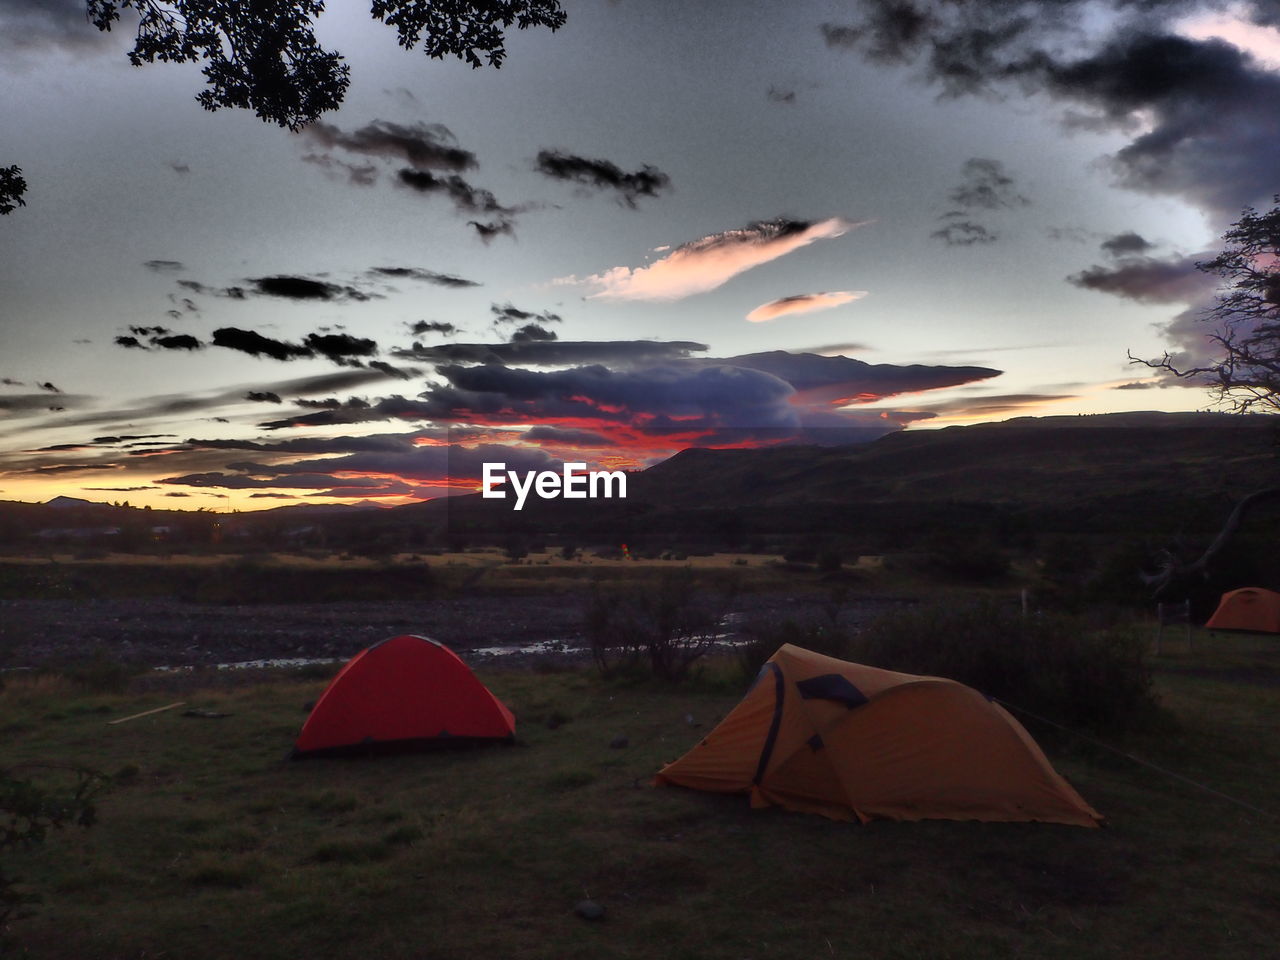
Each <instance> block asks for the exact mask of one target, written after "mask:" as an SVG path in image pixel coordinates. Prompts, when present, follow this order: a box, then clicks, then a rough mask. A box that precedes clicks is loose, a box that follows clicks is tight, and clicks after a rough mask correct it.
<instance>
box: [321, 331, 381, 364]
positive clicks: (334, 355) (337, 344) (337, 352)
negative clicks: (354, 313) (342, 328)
mask: <svg viewBox="0 0 1280 960" xmlns="http://www.w3.org/2000/svg"><path fill="white" fill-rule="evenodd" d="M305 344H306V346H307V347H308V348H310V349H311V350H313V351H314V352H315V353H318V354H319V355H320V356H322V357H327V358H328V359H330V360H332V361H334V362H335V363H339V362H342V361H345V360H346V359H348V358H350V357H372V356H376V355H377V353H378V345H377V343H375V342H374V341H372V340H368V339H365V338H363V337H353V336H351V335H350V334H346V333H311V334H308V335H307V338H306V341H305Z"/></svg>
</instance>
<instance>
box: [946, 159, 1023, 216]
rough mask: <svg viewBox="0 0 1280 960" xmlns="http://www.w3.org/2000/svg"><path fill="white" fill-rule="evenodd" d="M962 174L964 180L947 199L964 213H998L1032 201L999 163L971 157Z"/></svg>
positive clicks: (962, 169) (966, 162)
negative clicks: (1006, 208)
mask: <svg viewBox="0 0 1280 960" xmlns="http://www.w3.org/2000/svg"><path fill="white" fill-rule="evenodd" d="M961 175H962V176H963V177H964V179H963V181H962V182H961V184H960V185H959V186H958V187H956V188H955V189H954V190H952V191H951V193H950V194H948V195H947V199H948V200H950V201H951V202H952V203H953V204H955V205H956V206H958V207H960V208H961V209H962V210H966V211H967V210H999V209H1001V208H1002V207H1020V206H1026V205H1027V204H1029V203H1030V202H1031V201H1030V200H1028V199H1027V198H1026V197H1024V196H1023V195H1022V194H1020V193H1018V191H1017V190H1016V189H1015V188H1014V180H1013V177H1012V176H1010V175H1009V173H1008V172H1006V171H1005V169H1004V165H1003V164H1001V163H1000V161H999V160H991V159H989V158H986V157H971V158H969V159H968V160H966V161H965V162H964V166H963V167H961Z"/></svg>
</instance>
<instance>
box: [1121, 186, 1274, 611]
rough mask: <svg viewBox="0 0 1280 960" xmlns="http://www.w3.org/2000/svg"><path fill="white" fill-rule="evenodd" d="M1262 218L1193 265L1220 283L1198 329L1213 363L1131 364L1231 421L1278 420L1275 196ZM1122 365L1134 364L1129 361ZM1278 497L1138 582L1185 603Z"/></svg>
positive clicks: (1239, 509)
mask: <svg viewBox="0 0 1280 960" xmlns="http://www.w3.org/2000/svg"><path fill="white" fill-rule="evenodd" d="M1274 200H1275V203H1276V206H1275V207H1274V208H1272V209H1271V210H1270V211H1269V212H1267V213H1261V214H1260V213H1258V212H1257V211H1256V210H1254V209H1253V208H1248V209H1246V210H1245V211H1244V213H1243V215H1242V216H1241V217H1240V219H1239V220H1238V221H1236V222H1235V223H1233V224H1232V225H1231V228H1230V229H1229V230H1228V231H1227V232H1226V233H1225V234H1224V235H1223V241H1224V243H1225V246H1224V248H1223V250H1222V252H1221V253H1220V254H1218V255H1217V256H1216V257H1214V258H1213V259H1212V260H1206V261H1204V262H1202V263H1198V264H1196V266H1197V267H1199V268H1200V269H1201V270H1204V271H1205V272H1207V273H1213V274H1217V275H1218V276H1219V277H1221V278H1222V280H1223V286H1222V290H1221V292H1220V293H1219V295H1218V299H1217V302H1216V303H1215V304H1214V306H1213V307H1212V308H1211V309H1209V310H1208V311H1206V312H1205V315H1204V317H1203V318H1202V319H1203V321H1204V322H1205V323H1207V324H1211V325H1212V327H1213V332H1212V333H1210V334H1208V338H1209V340H1210V341H1211V342H1212V343H1214V344H1216V346H1217V347H1218V348H1219V352H1220V355H1219V356H1217V357H1215V358H1214V359H1213V360H1211V361H1210V362H1209V363H1207V364H1206V365H1204V366H1197V367H1178V366H1177V365H1176V364H1175V363H1174V362H1173V359H1172V358H1171V357H1170V356H1169V354H1167V353H1166V354H1165V355H1164V356H1163V357H1162V358H1161V359H1160V360H1136V361H1135V362H1138V363H1145V364H1146V365H1147V366H1149V367H1152V368H1153V369H1157V370H1165V371H1167V372H1169V373H1171V374H1173V375H1174V376H1176V377H1180V378H1183V379H1197V380H1204V381H1205V382H1206V383H1207V385H1208V387H1209V390H1210V392H1211V393H1212V395H1213V397H1214V399H1215V400H1216V401H1217V402H1218V403H1219V404H1221V405H1223V406H1226V407H1227V408H1228V409H1230V410H1233V411H1235V412H1237V413H1280V195H1277V196H1276V197H1275V198H1274ZM1130 359H1131V360H1132V359H1134V358H1133V357H1132V355H1130ZM1278 496H1280V486H1275V487H1268V488H1266V489H1263V490H1257V491H1254V492H1253V493H1250V494H1249V495H1248V496H1246V497H1244V498H1243V499H1242V500H1240V501H1239V502H1238V503H1237V504H1236V505H1235V507H1234V509H1232V511H1231V515H1230V516H1229V517H1228V518H1227V521H1226V523H1225V524H1223V527H1222V529H1221V530H1220V531H1219V532H1218V535H1217V536H1216V537H1215V538H1214V540H1213V542H1212V543H1211V544H1210V545H1209V547H1208V548H1207V549H1206V550H1205V551H1204V553H1202V554H1201V555H1200V556H1199V557H1198V558H1197V559H1195V560H1194V561H1191V562H1186V561H1184V560H1182V559H1180V558H1179V557H1178V556H1177V554H1176V553H1174V552H1173V551H1172V550H1170V551H1166V552H1165V554H1164V556H1163V558H1162V562H1161V567H1160V570H1159V571H1158V572H1157V573H1154V574H1144V575H1143V577H1142V579H1143V580H1144V581H1145V582H1146V583H1147V585H1148V586H1150V587H1152V589H1153V592H1154V595H1155V597H1156V598H1157V599H1160V600H1165V599H1174V598H1177V597H1181V596H1185V595H1186V593H1187V592H1188V591H1189V589H1190V588H1191V586H1192V585H1193V584H1194V583H1195V582H1196V581H1202V580H1203V579H1204V578H1206V577H1207V576H1208V575H1209V572H1210V565H1211V564H1212V562H1213V560H1214V559H1215V558H1216V557H1217V556H1218V555H1219V554H1220V553H1221V552H1222V551H1223V549H1224V548H1225V547H1226V546H1227V544H1228V543H1229V542H1230V541H1231V538H1232V537H1233V536H1234V535H1235V533H1236V531H1237V530H1238V529H1239V527H1240V523H1241V521H1242V520H1243V519H1244V516H1245V514H1246V513H1248V511H1249V510H1250V509H1251V508H1252V507H1254V506H1255V505H1257V504H1258V503H1261V502H1263V501H1267V500H1272V499H1275V498H1276V497H1278Z"/></svg>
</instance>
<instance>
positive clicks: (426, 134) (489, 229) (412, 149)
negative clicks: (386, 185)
mask: <svg viewBox="0 0 1280 960" xmlns="http://www.w3.org/2000/svg"><path fill="white" fill-rule="evenodd" d="M303 135H304V136H306V137H307V138H308V139H309V140H310V141H311V142H313V143H315V144H318V145H319V146H320V147H322V148H324V149H325V150H333V149H341V150H346V151H348V152H350V153H355V154H360V155H362V156H366V157H378V158H382V159H385V160H392V161H399V162H402V163H406V164H408V165H407V166H402V167H401V168H400V169H399V170H397V171H396V173H395V181H396V182H397V183H399V184H400V185H401V186H404V187H407V188H409V189H412V190H415V191H417V192H418V193H424V194H441V195H443V196H447V197H448V198H449V199H450V200H451V201H452V202H453V205H454V207H455V208H456V209H457V210H458V211H460V212H462V213H469V214H480V215H484V216H485V217H486V218H487V219H486V220H471V221H468V223H469V224H470V225H471V226H472V227H474V228H475V230H476V233H477V234H478V235H479V236H480V238H481V239H482V240H484V241H485V242H486V243H487V242H489V241H490V240H492V239H493V238H494V237H495V236H498V235H499V234H507V235H509V236H514V235H515V220H514V216H515V214H517V213H520V212H522V210H524V209H528V208H527V207H509V206H504V205H503V204H501V203H499V202H498V200H497V198H496V197H494V195H493V193H492V192H490V191H489V190H485V189H484V188H482V187H477V186H475V185H473V184H472V183H470V182H469V181H467V180H466V179H464V178H463V177H462V176H460V174H461V172H462V171H465V170H470V169H473V168H475V167H476V166H477V163H476V157H475V154H474V153H472V152H471V151H469V150H464V149H463V148H462V147H460V146H458V144H457V140H456V138H455V137H454V135H453V133H452V132H451V131H450V130H449V128H448V127H445V126H444V125H442V124H438V123H436V124H422V123H417V124H408V125H403V124H398V123H393V122H391V121H389V120H375V121H374V122H372V123H370V124H366V125H365V126H363V127H360V128H359V129H357V130H354V131H351V132H350V133H347V132H344V131H343V130H341V129H340V128H338V127H336V126H334V125H333V124H329V123H312V124H310V125H309V126H307V127H306V128H305V129H304V130H303ZM304 159H305V160H306V161H307V162H308V163H313V164H316V165H317V166H320V167H321V168H323V169H325V171H326V172H327V173H329V174H330V175H338V176H345V177H346V179H347V180H348V181H349V182H351V183H354V184H357V185H360V186H368V185H371V184H372V183H373V182H374V181H375V180H376V179H377V171H376V169H374V168H372V167H370V166H369V165H357V164H352V163H348V162H347V161H344V160H340V159H337V158H335V157H333V156H331V155H330V154H329V153H310V154H308V155H307V156H305V157H304ZM435 171H445V172H444V173H437V172H435Z"/></svg>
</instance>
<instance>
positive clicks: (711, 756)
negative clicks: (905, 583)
mask: <svg viewBox="0 0 1280 960" xmlns="http://www.w3.org/2000/svg"><path fill="white" fill-rule="evenodd" d="M657 782H658V783H660V784H677V785H680V786H685V787H692V788H694V789H696V790H711V791H716V792H721V793H746V794H748V795H749V796H750V798H751V805H752V806H754V807H764V806H770V805H777V806H780V807H785V808H786V809H788V810H800V811H805V812H809V813H819V814H822V815H823V816H826V817H830V818H832V819H833V820H852V819H854V818H855V817H856V818H857V819H859V820H861V821H862V822H864V823H866V822H867V821H869V820H874V819H888V820H923V819H944V820H1041V821H1045V822H1048V823H1066V824H1076V825H1078V826H1083V827H1096V826H1097V825H1098V824H1099V823H1100V822H1101V820H1102V819H1103V818H1102V816H1101V815H1100V814H1099V813H1098V812H1097V811H1095V810H1094V809H1093V808H1092V807H1090V806H1089V805H1088V804H1087V803H1085V801H1084V800H1083V799H1081V797H1080V795H1079V794H1078V793H1076V791H1075V790H1074V789H1072V787H1071V785H1070V784H1068V783H1067V782H1066V780H1064V779H1063V778H1062V777H1061V776H1059V775H1058V774H1057V773H1056V772H1055V771H1054V769H1053V767H1052V766H1050V764H1049V761H1048V760H1047V759H1046V758H1045V755H1044V754H1043V753H1042V752H1041V751H1040V748H1039V747H1038V746H1036V743H1035V741H1034V740H1032V739H1031V736H1030V734H1028V733H1027V731H1026V730H1024V729H1023V727H1022V725H1021V724H1020V723H1018V721H1017V720H1015V719H1014V718H1013V717H1012V716H1010V715H1009V713H1007V712H1006V711H1005V710H1004V709H1003V708H1001V707H1000V706H999V705H998V704H996V703H993V702H992V701H990V700H988V699H987V698H986V697H984V696H983V695H982V694H980V693H978V692H977V691H976V690H974V689H972V688H970V687H966V686H964V685H963V684H960V683H956V682H955V681H954V680H944V679H941V678H938V677H917V676H912V675H910V674H905V673H894V672H892V671H889V670H879V669H876V668H874V667H864V666H862V665H860V664H856V663H849V662H847V661H844V660H837V659H835V658H834V657H826V656H823V655H821V654H817V653H813V652H811V651H809V650H804V649H802V648H800V647H796V646H792V645H791V644H786V645H785V646H783V647H782V648H781V649H779V650H778V652H777V653H775V654H774V655H773V656H772V657H771V658H770V659H769V661H768V663H766V664H765V665H764V667H763V668H762V669H761V671H760V675H759V676H758V677H757V679H756V682H755V684H754V685H753V686H752V688H751V689H750V690H749V691H748V692H747V695H746V697H745V698H744V699H743V700H742V702H741V703H739V704H738V706H737V707H735V708H734V709H733V710H732V711H731V712H730V713H729V715H728V716H726V717H725V718H724V720H722V721H721V722H720V723H719V724H718V725H717V726H716V727H715V729H714V730H712V731H711V732H710V733H708V734H707V736H706V738H705V739H704V740H703V741H702V742H701V743H699V744H698V745H697V746H695V747H694V748H693V749H692V750H690V751H689V752H688V753H686V754H685V755H684V756H683V757H681V758H680V759H679V760H676V761H675V762H673V763H670V764H668V765H667V766H665V767H664V768H663V769H662V770H661V772H660V773H659V774H658V775H657Z"/></svg>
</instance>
